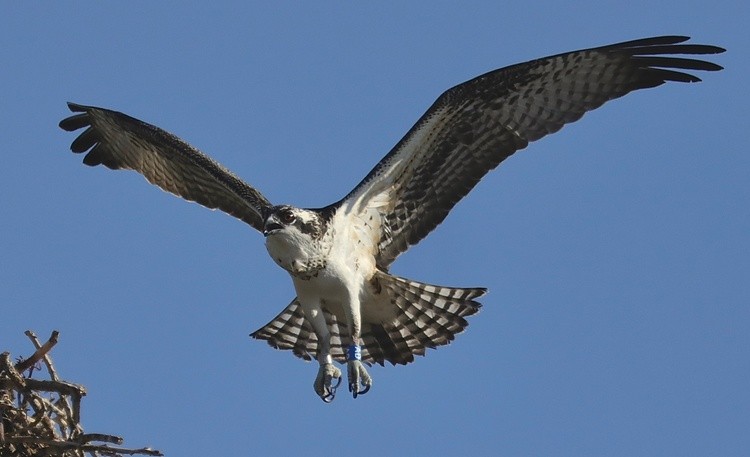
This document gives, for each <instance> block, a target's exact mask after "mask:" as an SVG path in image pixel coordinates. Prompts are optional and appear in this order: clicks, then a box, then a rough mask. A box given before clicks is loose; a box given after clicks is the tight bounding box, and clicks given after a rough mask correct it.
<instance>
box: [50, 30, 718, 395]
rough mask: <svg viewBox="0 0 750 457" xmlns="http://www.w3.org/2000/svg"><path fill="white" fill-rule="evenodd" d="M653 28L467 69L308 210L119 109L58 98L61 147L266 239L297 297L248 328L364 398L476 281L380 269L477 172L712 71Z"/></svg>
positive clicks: (434, 333)
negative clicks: (383, 369)
mask: <svg viewBox="0 0 750 457" xmlns="http://www.w3.org/2000/svg"><path fill="white" fill-rule="evenodd" d="M688 39H689V38H688V37H682V36H663V37H654V38H646V39H641V40H635V41H628V42H623V43H617V44H612V45H608V46H602V47H596V48H591V49H584V50H580V51H574V52H568V53H564V54H558V55H554V56H550V57H545V58H542V59H537V60H532V61H529V62H525V63H521V64H517V65H512V66H509V67H506V68H502V69H499V70H495V71H491V72H489V73H486V74H484V75H481V76H478V77H476V78H474V79H472V80H470V81H467V82H465V83H463V84H459V85H457V86H455V87H453V88H451V89H449V90H447V91H446V92H444V93H443V94H442V95H441V96H440V97H439V98H438V99H437V101H435V103H434V104H433V105H432V106H431V107H430V108H429V109H428V110H427V112H426V113H425V114H424V115H422V117H421V118H420V119H419V120H418V121H417V123H416V124H415V125H414V126H413V127H412V128H411V130H409V132H408V133H407V134H406V136H405V137H404V138H403V139H402V140H401V141H399V142H398V144H396V146H395V147H394V148H393V149H392V150H391V151H390V152H389V153H388V154H387V155H386V156H385V157H384V158H383V159H382V160H381V161H380V162H379V163H378V164H377V165H376V166H375V168H373V169H372V171H370V173H369V174H368V175H367V176H365V178H364V179H363V180H362V181H361V182H360V183H359V184H358V185H357V186H356V187H355V188H354V189H353V190H352V191H351V192H349V194H348V195H346V196H345V197H344V198H342V199H341V200H339V201H337V202H335V203H332V204H330V205H328V206H325V207H322V208H317V209H305V208H298V207H295V206H290V205H274V204H272V203H271V202H270V201H269V200H268V199H267V198H266V197H265V196H263V194H261V193H260V191H258V190H257V189H255V188H254V187H252V186H250V185H249V184H247V183H245V182H244V181H242V180H241V179H240V178H238V177H237V176H235V175H234V174H233V173H232V172H230V171H229V170H227V169H226V168H224V167H223V166H221V165H220V164H218V163H217V162H215V161H214V160H212V159H211V158H209V157H208V156H206V155H204V154H203V153H201V152H200V151H198V150H197V149H195V148H193V147H191V146H190V145H188V144H187V143H185V142H183V141H182V140H180V139H179V138H177V137H176V136H174V135H172V134H170V133H168V132H165V131H164V130H161V129H159V128H157V127H155V126H153V125H150V124H147V123H145V122H142V121H139V120H138V119H134V118H132V117H130V116H127V115H125V114H122V113H119V112H115V111H110V110H107V109H102V108H96V107H92V106H83V105H78V104H74V103H68V106H69V108H70V110H71V111H72V112H74V113H78V114H74V115H73V116H71V117H68V118H66V119H64V120H63V121H61V122H60V127H61V128H63V129H64V130H67V131H74V130H78V129H81V128H86V130H84V131H83V133H81V134H80V136H78V137H77V138H76V139H75V140H74V141H73V143H72V145H71V150H72V151H73V152H76V153H81V152H86V151H88V153H87V154H86V156H85V157H84V159H83V163H85V164H86V165H91V166H94V165H99V164H101V165H104V166H106V167H108V168H111V169H120V168H124V169H131V170H135V171H137V172H139V173H141V174H143V176H145V178H146V179H147V180H148V181H149V182H151V183H152V184H155V185H157V186H159V187H160V188H162V189H163V190H165V191H168V192H171V193H173V194H176V195H177V196H180V197H182V198H184V199H186V200H190V201H194V202H197V203H199V204H201V205H203V206H206V207H208V208H212V209H216V208H218V209H220V210H222V211H224V212H226V213H228V214H230V215H232V216H234V217H236V218H238V219H240V220H242V221H244V222H246V223H247V224H249V225H250V226H251V227H253V228H254V229H256V230H258V231H259V232H261V233H262V234H263V235H264V236H265V244H266V248H267V250H268V253H269V255H270V256H271V258H272V259H273V260H274V261H275V262H276V263H277V264H278V265H279V266H280V267H281V268H283V269H284V270H286V271H287V272H288V273H289V275H290V276H291V278H292V283H293V284H294V289H295V291H296V293H297V296H296V297H295V298H294V299H293V300H292V301H291V303H290V304H289V305H288V306H287V307H286V308H285V309H284V310H283V311H282V312H281V314H279V315H278V316H277V317H276V318H274V319H273V320H272V321H271V322H269V323H268V324H267V325H265V326H264V327H263V328H261V329H259V330H257V331H256V332H254V333H252V334H251V336H252V337H254V338H258V339H263V340H266V341H267V342H268V343H269V344H270V345H271V346H273V347H275V348H278V349H288V350H291V351H292V353H293V354H294V355H296V356H297V357H300V358H302V359H305V360H311V359H312V358H313V357H314V358H316V359H317V361H318V363H319V364H320V367H319V370H318V374H317V377H316V378H315V382H314V389H315V392H316V393H317V394H318V396H320V398H321V399H323V401H325V402H330V401H331V400H333V398H334V396H335V393H336V387H337V386H338V385H339V383H340V382H341V376H342V373H341V370H340V369H339V368H338V367H337V366H336V365H334V362H339V363H345V364H346V367H347V375H348V383H349V391H350V392H352V394H353V396H354V398H356V397H357V395H361V394H364V393H365V392H367V391H368V390H369V389H370V386H371V385H372V378H371V377H370V375H369V374H368V373H367V371H366V369H365V366H364V364H367V365H370V364H372V363H379V364H380V365H384V363H385V362H386V361H388V362H390V363H391V364H394V365H396V364H407V363H409V362H412V361H413V360H414V356H415V355H424V354H425V351H426V349H427V348H435V347H437V346H441V345H444V344H448V343H449V342H450V341H452V340H453V339H454V337H455V335H456V334H457V333H459V332H461V331H462V330H463V329H464V328H466V326H467V321H466V317H467V316H470V315H472V314H475V313H476V312H477V311H478V310H479V307H480V304H479V303H477V302H476V301H475V300H476V299H477V298H478V297H480V296H482V295H484V293H485V292H486V289H483V288H457V287H445V286H436V285H430V284H425V283H421V282H417V281H412V280H409V279H405V278H401V277H397V276H394V275H391V274H389V273H388V269H389V267H390V265H391V264H392V263H393V261H394V260H396V258H397V257H398V256H399V254H401V253H402V252H404V251H406V250H407V249H408V248H409V246H411V245H414V244H416V243H418V242H419V241H420V240H421V239H422V238H424V237H425V236H426V235H427V234H428V233H430V231H432V230H433V229H434V228H435V227H436V226H437V225H438V224H440V223H441V222H442V221H443V219H445V217H446V216H447V215H448V212H449V211H450V210H451V208H453V206H454V205H455V204H456V203H457V202H458V201H459V200H461V198H463V197H464V196H465V195H466V194H467V193H468V192H469V191H470V190H471V189H472V188H473V187H474V186H475V185H476V184H477V182H479V180H480V179H482V177H483V176H484V175H485V174H486V173H488V172H489V171H490V170H492V169H494V168H495V167H496V166H497V165H498V164H500V162H502V161H503V160H505V159H506V158H507V157H509V156H510V155H511V154H513V153H514V152H516V151H518V150H520V149H523V148H525V147H526V146H527V145H528V144H529V142H531V141H535V140H538V139H539V138H542V137H543V136H545V135H547V134H549V133H553V132H556V131H558V130H559V129H560V128H562V126H563V125H565V124H567V123H569V122H573V121H576V120H578V119H579V118H581V116H583V114H584V113H585V112H587V111H589V110H593V109H595V108H597V107H599V106H601V105H602V104H603V103H604V102H606V101H608V100H612V99H614V98H618V97H621V96H623V95H625V94H627V93H628V92H631V91H633V90H638V89H645V88H649V87H656V86H659V85H661V84H664V83H665V82H667V81H676V82H697V81H700V79H699V78H697V77H696V76H693V75H692V74H689V73H686V72H682V71H679V70H707V71H716V70H720V69H721V68H722V67H720V66H719V65H716V64H714V63H711V62H706V61H703V60H697V59H691V58H682V57H674V56H669V55H673V54H717V53H721V52H723V51H724V49H722V48H719V47H717V46H709V45H699V44H680V43H684V42H685V41H687V40H688Z"/></svg>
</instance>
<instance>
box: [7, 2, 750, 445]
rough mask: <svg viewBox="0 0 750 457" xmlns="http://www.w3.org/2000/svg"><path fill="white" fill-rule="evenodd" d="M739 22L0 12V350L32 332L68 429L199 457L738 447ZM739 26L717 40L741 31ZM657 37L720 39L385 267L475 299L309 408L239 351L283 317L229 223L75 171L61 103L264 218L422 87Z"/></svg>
mask: <svg viewBox="0 0 750 457" xmlns="http://www.w3.org/2000/svg"><path fill="white" fill-rule="evenodd" d="M748 17H750V9H749V8H748V6H747V5H746V4H744V3H742V2H694V1H688V2H671V1H670V2H656V3H655V2H645V1H632V2H626V3H623V2H613V4H611V5H610V4H607V2H604V3H603V2H600V1H597V2H576V3H575V4H573V3H568V2H546V1H539V2H525V3H524V2H513V4H512V5H507V2H495V1H486V2H473V3H466V2H461V3H459V2H413V3H407V2H379V3H378V4H377V5H375V4H370V5H367V6H361V5H355V4H354V3H353V2H352V3H350V2H346V3H345V2H338V3H326V4H318V3H316V4H313V3H312V2H304V3H302V2H299V3H284V4H282V5H281V6H279V5H278V4H272V3H271V2H238V3H230V4H218V5H217V4H214V3H211V6H208V2H128V3H120V4H115V3H111V2H75V3H69V4H67V3H63V2H54V3H53V2H35V3H28V2H24V3H6V4H4V5H3V6H2V12H0V38H1V39H2V46H0V61H2V63H3V64H2V68H0V81H2V85H0V101H1V102H2V106H3V109H2V110H0V151H1V152H2V156H3V160H4V166H3V168H2V170H0V173H1V174H2V179H0V214H1V216H0V350H9V351H11V352H12V353H13V355H16V356H17V355H28V353H29V352H30V344H29V343H28V341H27V340H26V337H25V336H24V335H23V331H24V330H26V329H27V328H30V329H33V330H35V331H36V332H37V333H38V334H39V335H40V336H44V337H46V336H47V335H48V334H49V332H50V331H51V330H53V329H57V330H60V332H61V339H60V344H59V345H58V347H57V348H55V350H54V353H53V356H54V359H55V361H56V363H57V367H58V369H59V372H60V374H61V375H62V376H63V377H64V378H65V379H68V380H71V381H75V382H78V383H82V384H84V385H85V386H86V387H87V388H88V390H89V395H88V396H87V397H86V398H85V400H84V413H83V423H84V426H85V428H86V431H88V432H102V433H115V434H121V435H123V436H124V437H125V439H126V444H128V445H130V446H142V445H150V446H153V447H155V448H158V449H161V450H163V451H164V452H166V453H167V455H170V456H203V455H216V454H218V453H221V454H222V455H270V454H272V455H302V453H303V452H304V453H305V454H303V455H307V456H318V455H329V454H331V453H336V454H344V453H354V454H357V455H360V456H369V455H378V456H381V455H416V456H420V455H507V456H538V455H550V456H581V455H597V456H632V455H640V456H663V455H682V456H706V455H722V456H732V455H747V454H746V453H747V450H748V449H749V448H750V438H748V434H747V430H748V429H750V393H748V392H749V390H748V377H749V375H750V339H749V338H748V334H750V328H749V327H750V308H749V307H748V303H750V281H748V272H750V255H749V254H750V242H749V240H748V233H750V210H749V208H750V207H749V206H748V201H749V200H750V180H748V172H749V171H750V159H748V154H747V147H746V145H745V143H746V138H747V132H748V131H750V125H749V124H750V122H749V121H748V117H747V106H748V103H749V102H750V100H748V98H749V97H748V90H747V83H746V77H747V74H748V72H750V68H749V66H748V58H747V56H748V52H749V51H750V41H748V39H747V30H746V29H747V27H746V22H747V18H748ZM743 30H744V31H743ZM662 34H685V35H692V36H693V37H694V39H695V40H696V41H697V42H702V43H710V44H717V45H721V46H724V47H726V48H728V49H729V52H727V53H725V54H723V55H720V56H712V57H711V59H712V60H714V61H716V62H718V63H720V64H722V65H724V66H725V67H726V70H725V71H723V72H720V73H711V74H704V75H701V76H703V77H704V79H705V82H704V83H701V84H693V85H686V84H683V85H678V84H673V85H670V86H668V87H665V86H662V87H660V88H658V89H654V90H649V91H641V92H639V93H636V94H631V95H629V96H627V97H626V98H624V99H620V100H617V101H615V102H612V103H610V104H608V105H606V106H605V107H603V108H601V109H600V110H598V111H596V112H594V113H590V114H588V115H587V116H585V118H584V119H583V120H582V121H580V122H578V123H576V124H574V125H572V126H568V127H566V128H564V129H563V130H562V131H561V132H560V133H558V134H556V135H553V136H551V137H548V138H545V139H543V140H541V141H539V142H538V143H535V144H533V145H532V146H531V147H529V148H528V149H526V150H525V151H523V152H522V153H520V154H518V155H517V156H514V157H513V158H511V159H510V160H508V161H507V162H506V163H504V164H503V165H502V166H501V167H500V168H498V169H497V170H495V171H494V172H493V173H491V174H490V175H489V176H488V177H487V178H485V179H484V180H483V181H482V182H481V183H480V184H479V186H478V187H477V188H476V189H475V190H474V192H472V193H471V194H470V195H469V197H468V198H466V199H465V200H464V201H463V202H462V203H460V204H459V205H458V206H457V207H456V209H455V210H454V212H453V213H452V214H451V215H450V216H449V217H448V219H447V220H446V222H445V223H444V224H443V225H442V226H441V227H440V228H439V229H438V230H436V231H435V232H434V233H433V234H431V235H430V237H428V238H427V239H426V240H425V241H423V242H422V243H421V244H420V245H418V246H417V247H415V248H413V249H412V250H410V251H409V252H408V253H407V254H405V255H403V256H402V257H401V258H399V260H398V261H397V262H396V263H395V265H394V267H393V272H394V273H396V274H399V275H402V276H406V277H410V278H414V279H417V280H422V281H425V282H431V283H437V284H446V285H456V286H484V287H488V288H489V289H490V294H489V295H487V296H486V297H484V299H483V300H482V302H483V304H484V307H483V309H482V312H481V313H480V314H479V315H477V316H474V317H472V318H471V320H470V326H469V329H468V331H467V332H465V333H464V334H462V335H460V336H459V337H458V339H457V340H456V341H455V342H454V343H453V344H451V345H450V346H448V347H444V348H441V349H439V350H437V351H431V352H429V353H428V355H427V356H426V357H424V358H420V359H418V360H417V362H416V363H414V364H412V365H409V366H407V367H395V368H394V367H385V368H381V367H375V368H373V369H372V370H371V374H372V375H373V377H374V382H375V384H374V386H373V389H372V390H371V391H370V393H368V394H367V395H366V396H364V397H361V398H358V399H357V400H352V399H351V398H350V397H349V396H348V395H343V394H340V395H339V397H338V398H337V399H336V401H335V402H334V403H333V404H330V405H325V404H323V403H322V402H321V401H320V400H319V399H318V398H317V397H316V396H315V394H314V393H313V390H312V382H313V379H314V377H315V374H316V369H317V367H316V365H314V364H310V363H304V362H302V361H300V360H297V359H295V358H294V357H292V355H291V354H289V353H285V352H281V351H276V350H273V349H271V348H269V347H268V346H267V345H265V343H263V342H259V341H254V340H251V339H249V338H248V334H249V333H250V332H251V331H253V330H255V329H257V328H258V327H260V326H262V325H264V324H265V323H266V322H267V321H269V320H270V319H271V318H273V317H274V316H275V315H276V314H277V313H278V312H279V311H280V310H281V309H282V308H283V307H284V306H285V305H286V304H287V303H288V302H289V300H290V299H291V298H292V296H293V294H294V292H293V290H292V285H291V282H290V280H289V278H288V277H287V276H286V273H284V272H283V271H282V270H280V269H279V268H278V267H276V266H275V265H274V264H273V262H272V261H271V259H270V258H269V257H268V256H267V254H266V252H265V248H264V246H263V242H262V241H263V240H262V237H261V236H260V235H259V234H258V233H256V232H254V231H253V230H252V229H250V228H249V227H248V226H246V225H245V224H243V223H241V222H238V221H236V220H234V219H233V218H231V217H229V216H226V215H223V214H221V213H217V212H211V211H208V210H206V209H204V208H201V207H199V206H197V205H195V204H189V203H185V202H183V201H181V200H179V199H177V198H174V197H173V196H171V195H169V194H166V193H164V192H161V191H159V190H158V189H156V188H154V187H152V186H150V185H147V183H146V182H145V181H144V180H143V179H142V178H141V177H140V176H138V175H136V174H135V173H125V172H113V171H110V170H107V169H104V168H93V169H92V168H89V167H86V166H83V165H82V164H81V159H82V157H81V156H75V155H73V154H71V153H70V152H69V149H68V148H69V145H70V142H71V141H72V140H73V138H74V135H72V134H69V133H66V132H63V131H61V130H60V129H58V128H57V123H58V122H59V120H60V119H61V118H62V117H64V116H67V114H68V112H67V110H66V107H65V102H66V101H75V102H78V103H84V104H93V105H99V106H104V107H109V108H113V109H116V110H119V111H123V112H126V113H128V114H131V115H133V116H136V117H138V118H140V119H143V120H146V121H148V122H151V123H154V124H156V125H159V126H161V127H162V128H165V129H167V130H169V131H172V132H174V133H175V134H177V135H178V136H180V137H182V138H184V139H185V140H187V141H188V142H190V143H191V144H193V145H195V146H197V147H198V148H200V149H202V150H203V151H205V152H207V153H208V154H210V155H212V156H213V157H215V158H216V159H217V160H219V161H220V162H222V163H223V164H224V165H226V166H227V167H229V168H230V169H232V170H234V171H235V172H236V173H237V174H239V175H240V176H242V177H243V178H244V179H246V180H247V181H248V182H250V183H252V184H253V185H255V186H257V187H258V188H259V189H261V190H262V191H263V192H264V193H265V194H266V195H267V196H268V197H269V198H270V199H271V200H272V201H274V202H278V203H282V202H288V203H294V204H297V205H299V206H321V205H325V204H327V203H330V202H332V201H334V200H337V199H338V198H340V197H341V196H343V195H344V194H346V193H347V192H348V191H349V190H350V189H351V188H352V187H353V186H354V185H355V184H356V183H357V182H358V181H359V180H360V179H361V178H362V177H363V176H364V175H365V174H366V173H367V171H369V170H370V168H371V167H372V166H373V165H374V164H375V163H376V162H377V161H378V160H379V159H380V158H381V157H382V155H384V154H385V153H386V152H387V151H388V150H389V149H390V148H391V147H392V146H393V145H394V144H395V143H396V142H397V141H398V140H399V139H400V138H401V136H402V135H403V134H404V133H405V132H406V131H407V129H408V128H409V127H410V126H411V125H412V123H413V122H414V121H416V119H417V118H418V117H419V116H420V115H421V114H422V113H423V112H424V110H425V109H426V108H427V107H428V106H429V105H430V104H431V103H432V102H433V101H434V99H435V98H436V97H437V96H438V95H439V94H440V93H441V92H442V91H443V90H445V89H447V88H448V87H450V86H452V85H454V84H457V83H459V82H462V81H464V80H467V79H469V78H471V77H474V76H476V75H478V74H480V73H483V72H486V71H488V70H492V69H495V68H499V67H502V66H505V65H509V64H513V63H516V62H520V61H524V60H529V59H532V58H535V57H541V56H544V55H548V54H553V53H558V52H564V51H568V50H573V49H579V48H584V47H589V46H595V45H602V44H608V43H611V42H617V41H622V40H627V39H634V38H640V37H646V36H653V35H662Z"/></svg>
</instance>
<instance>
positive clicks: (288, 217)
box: [279, 210, 296, 225]
mask: <svg viewBox="0 0 750 457" xmlns="http://www.w3.org/2000/svg"><path fill="white" fill-rule="evenodd" d="M295 219H296V217H295V216H294V213H293V212H291V211H289V210H286V211H282V212H281V213H280V214H279V220H280V221H281V222H282V223H283V224H287V225H289V224H291V223H293V222H294V220H295Z"/></svg>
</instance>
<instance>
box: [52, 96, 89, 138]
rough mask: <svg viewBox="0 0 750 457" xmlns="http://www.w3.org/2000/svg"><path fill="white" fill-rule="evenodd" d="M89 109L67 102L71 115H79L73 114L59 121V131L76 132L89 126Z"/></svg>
mask: <svg viewBox="0 0 750 457" xmlns="http://www.w3.org/2000/svg"><path fill="white" fill-rule="evenodd" d="M90 108H91V107H89V106H84V105H79V104H77V103H73V102H68V109H70V111H71V112H73V113H81V114H74V115H72V116H69V117H66V118H65V119H63V120H61V121H60V123H59V124H58V125H59V126H60V128H61V129H63V130H66V131H68V132H72V131H74V130H78V129H80V128H83V127H87V126H89V125H91V121H90V120H89V113H88V110H89V109H90Z"/></svg>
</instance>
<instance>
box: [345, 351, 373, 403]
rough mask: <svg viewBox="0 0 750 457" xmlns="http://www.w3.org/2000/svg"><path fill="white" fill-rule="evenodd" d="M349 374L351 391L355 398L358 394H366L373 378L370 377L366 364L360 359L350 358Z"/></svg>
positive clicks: (348, 363) (348, 364)
mask: <svg viewBox="0 0 750 457" xmlns="http://www.w3.org/2000/svg"><path fill="white" fill-rule="evenodd" d="M347 374H348V376H349V392H351V393H352V396H353V397H354V398H357V396H358V395H364V394H366V393H367V392H369V391H370V386H371V385H372V378H371V377H370V375H369V373H367V370H365V367H364V365H362V362H360V361H359V360H350V361H348V362H347Z"/></svg>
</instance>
